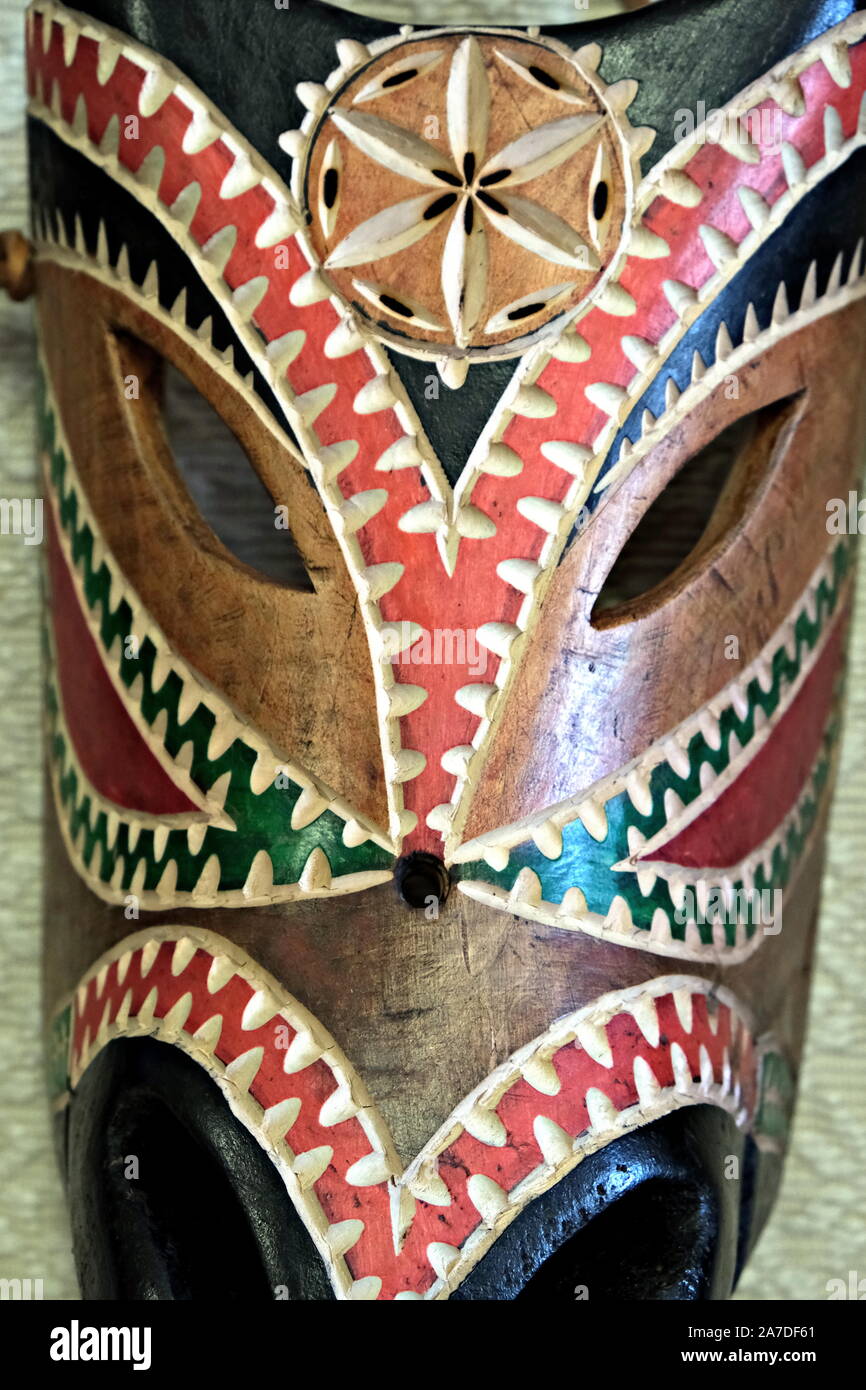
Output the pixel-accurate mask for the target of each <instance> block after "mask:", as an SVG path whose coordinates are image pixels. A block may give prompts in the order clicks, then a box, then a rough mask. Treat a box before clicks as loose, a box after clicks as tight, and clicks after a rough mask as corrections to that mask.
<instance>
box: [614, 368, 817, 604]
mask: <svg viewBox="0 0 866 1390" xmlns="http://www.w3.org/2000/svg"><path fill="white" fill-rule="evenodd" d="M801 397H802V393H801V392H800V393H797V394H795V395H792V396H788V397H786V398H785V399H783V400H781V401H775V402H774V403H773V404H772V405H768V406H764V407H762V408H761V409H760V410H756V411H753V412H752V413H751V414H749V415H744V416H742V417H741V418H740V419H739V420H735V421H734V422H733V424H731V425H729V426H728V427H727V428H726V429H724V430H722V431H721V433H720V434H718V435H716V436H715V438H714V439H712V440H711V441H710V442H709V443H708V444H707V445H706V446H705V447H704V448H703V449H701V450H699V452H698V453H696V454H693V455H692V457H691V458H689V459H688V460H687V461H686V462H685V463H684V464H683V466H682V467H681V468H680V469H678V471H677V472H676V473H675V474H674V476H673V477H672V478H671V480H670V481H669V482H668V483H667V485H666V486H665V487H664V488H663V489H662V491H661V492H660V493H659V494H658V496H657V497H656V498H655V499H654V500H653V502H652V503H651V504H650V506H649V507H648V508H647V510H646V511H645V512H644V513H643V516H642V517H641V518H640V520H639V521H638V523H637V525H636V526H635V527H634V529H633V531H632V532H631V534H630V535H629V536H628V538H627V540H626V541H625V544H624V545H623V546H622V548H621V550H620V551H619V554H618V555H617V557H616V559H615V561H614V563H613V565H612V566H611V568H610V570H609V571H608V574H607V577H606V579H605V581H604V583H603V584H602V586H601V589H600V590H599V594H598V597H597V598H596V601H595V604H594V606H593V609H592V614H591V622H592V625H593V627H595V628H608V627H615V626H617V625H618V624H620V623H626V622H633V621H635V619H637V618H642V617H646V616H647V615H648V614H649V613H651V612H653V611H654V610H655V609H657V608H659V607H661V605H662V604H663V603H666V602H667V601H668V600H669V599H670V598H672V597H673V595H674V594H675V593H676V592H678V591H679V590H680V589H681V588H682V587H683V586H684V585H685V584H686V583H688V582H690V581H691V580H692V579H693V578H694V577H695V574H696V572H697V571H698V569H704V568H706V567H707V566H708V565H710V564H712V563H713V562H714V561H715V560H716V559H717V558H718V556H719V554H720V553H721V551H722V550H723V549H724V547H725V545H726V543H727V541H728V540H729V539H730V537H731V536H732V534H733V533H734V531H735V530H736V529H737V528H738V527H739V526H740V524H741V522H742V521H743V518H744V517H745V515H746V512H747V511H748V509H749V508H750V507H752V506H753V505H754V504H755V502H756V501H757V498H758V496H759V494H760V492H761V491H762V489H763V487H764V486H765V484H766V483H767V482H768V481H769V477H770V474H771V472H772V470H773V466H774V464H775V462H776V460H777V459H778V458H779V456H780V453H781V452H782V451H783V450H784V448H785V446H786V444H787V440H788V438H789V435H790V429H791V427H792V425H793V423H794V417H795V416H796V415H797V413H798V411H799V407H800V402H801Z"/></svg>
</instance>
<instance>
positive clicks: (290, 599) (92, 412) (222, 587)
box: [39, 264, 387, 825]
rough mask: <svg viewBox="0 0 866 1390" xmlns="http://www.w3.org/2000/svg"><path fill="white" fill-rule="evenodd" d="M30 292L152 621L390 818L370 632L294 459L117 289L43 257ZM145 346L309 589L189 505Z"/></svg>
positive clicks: (72, 433)
mask: <svg viewBox="0 0 866 1390" xmlns="http://www.w3.org/2000/svg"><path fill="white" fill-rule="evenodd" d="M39 305H40V319H41V323H42V329H43V339H44V342H45V346H46V351H47V355H48V363H49V368H50V371H51V376H52V381H53V385H54V389H55V391H56V394H57V398H58V403H59V408H60V413H61V417H62V420H63V423H64V427H65V429H66V432H67V435H68V438H69V443H70V447H71V450H72V456H73V458H74V460H75V462H76V465H77V467H78V469H79V471H80V474H81V477H82V481H83V484H84V487H85V489H86V492H87V495H88V497H89V499H90V503H91V506H92V507H93V510H94V512H95V514H96V518H97V521H98V523H99V525H100V527H101V529H102V534H103V537H104V539H105V541H106V543H107V545H108V547H109V548H110V550H111V551H112V552H113V553H114V555H115V556H116V558H117V560H118V562H119V564H120V565H121V566H122V568H123V571H124V573H125V574H126V576H127V578H128V579H129V581H130V583H131V584H132V586H133V587H134V588H135V590H136V591H137V593H138V595H139V596H140V598H141V600H142V602H143V603H144V605H145V606H146V608H147V609H148V611H149V612H150V613H151V615H152V616H153V618H154V620H155V621H156V622H157V623H158V624H159V626H160V627H161V628H162V630H163V632H164V633H165V635H166V636H167V638H168V639H169V641H170V642H171V643H172V645H173V646H174V647H175V648H176V650H178V651H179V652H180V653H181V655H182V656H184V657H185V658H186V659H187V660H188V661H189V662H190V663H191V664H192V665H193V666H194V667H195V668H196V669H197V670H198V671H199V672H201V673H202V674H203V675H204V676H205V677H207V679H208V680H210V681H212V682H213V684H214V685H215V686H216V687H217V689H218V690H219V691H221V692H222V693H224V694H225V695H226V696H227V697H228V699H229V700H230V701H231V702H232V704H233V705H234V707H235V708H236V709H237V710H238V711H239V712H240V713H241V714H242V715H243V716H245V717H247V718H248V719H249V720H250V721H251V722H252V723H253V724H255V725H256V726H257V727H258V728H259V729H260V730H261V731H262V732H263V733H264V734H265V735H266V736H267V737H269V738H270V739H271V740H272V741H273V743H274V745H275V747H276V748H277V749H278V750H279V751H280V752H281V753H284V754H285V755H286V756H288V757H291V758H293V759H295V760H296V761H297V762H299V763H300V764H301V765H302V766H305V767H309V768H310V769H311V770H312V771H314V772H315V774H316V775H317V776H318V777H320V778H321V779H322V780H323V781H324V782H325V783H326V784H328V785H330V786H331V787H332V788H333V789H334V790H335V791H336V792H338V793H341V794H342V795H343V796H345V797H346V798H347V799H348V800H349V802H350V803H352V804H353V805H354V806H355V807H357V808H358V809H359V810H361V811H362V812H364V813H366V814H367V815H369V816H371V817H372V818H373V819H374V820H376V821H377V822H378V823H379V824H382V825H387V810H386V803H385V791H384V774H383V770H382V758H381V752H380V746H379V729H378V723H377V717H376V705H375V694H374V689H373V678H372V668H371V664H370V655H369V649H368V645H367V639H366V636H365V633H364V629H363V624H362V622H361V619H360V616H359V614H358V610H357V603H356V596H355V591H354V588H353V586H352V584H351V581H350V579H349V577H348V574H347V572H346V569H345V566H344V564H343V560H342V556H341V554H340V551H339V548H338V546H337V542H336V540H335V539H334V536H333V532H332V530H331V527H330V524H329V522H328V520H327V518H326V516H325V513H324V510H323V508H322V506H321V503H320V501H319V498H318V496H317V495H316V493H315V490H314V489H313V487H312V485H311V484H310V482H309V480H308V479H307V477H306V476H305V474H304V472H303V469H302V468H301V465H300V464H299V463H297V462H296V460H294V459H293V458H292V456H291V455H290V454H289V452H288V450H287V449H286V448H285V447H284V446H283V445H282V444H281V443H280V442H279V441H278V440H277V439H276V438H275V437H274V436H273V435H272V434H271V433H270V432H269V431H268V430H267V429H266V428H265V426H264V425H263V424H262V422H261V421H260V420H259V419H258V417H257V415H256V413H255V412H254V411H253V410H252V408H251V407H250V406H249V405H248V404H247V403H246V402H245V401H244V400H243V399H242V398H241V396H240V395H239V394H238V393H237V392H236V391H235V390H234V389H233V388H232V387H231V386H230V384H229V383H227V382H226V381H225V380H223V379H222V378H220V377H218V376H217V375H216V373H215V372H214V371H213V369H212V368H211V367H210V366H209V364H208V363H207V362H206V361H204V360H203V359H202V357H201V356H200V355H199V354H198V353H196V352H194V351H193V350H192V349H191V348H190V347H188V346H187V345H186V344H185V343H184V342H183V341H182V340H181V339H180V338H179V337H178V336H176V335H175V334H174V333H172V332H171V331H169V330H168V329H167V328H166V327H165V326H164V325H163V324H161V323H159V322H158V321H157V320H156V319H154V318H153V317H152V316H151V315H149V314H147V313H146V312H144V311H143V310H142V309H140V308H139V307H138V306H136V305H135V304H133V303H132V302H130V301H129V300H127V299H126V298H124V297H123V296H122V295H120V294H117V293H116V292H114V291H112V290H111V289H109V288H108V287H106V286H103V285H100V284H99V283H98V282H97V281H95V280H94V279H93V278H91V277H89V276H85V275H80V274H78V273H75V272H70V271H67V270H64V269H61V268H59V267H57V266H53V265H49V264H42V265H40V267H39ZM118 331H121V332H122V333H124V334H126V335H132V336H131V337H130V336H126V337H123V338H119V337H118ZM136 340H138V344H136ZM142 344H143V345H145V346H144V347H142ZM151 350H152V351H151ZM154 351H155V352H156V353H157V354H160V355H161V356H162V357H165V358H166V359H168V360H169V361H170V362H173V363H174V364H175V366H176V367H177V368H178V369H179V370H180V371H182V372H184V373H185V374H186V376H187V377H188V378H189V379H190V380H191V381H192V382H193V384H194V385H195V386H196V387H197V388H198V389H199V390H200V391H201V392H202V393H203V394H204V395H205V396H206V397H207V398H208V399H209V400H210V401H211V402H212V403H213V405H214V407H215V408H216V409H217V410H218V411H219V413H220V414H221V415H222V417H223V419H224V420H225V422H226V424H227V425H228V426H229V427H230V428H231V429H232V430H233V432H234V434H235V435H236V436H237V438H238V440H239V442H240V444H241V446H242V447H243V448H244V449H245V450H246V453H247V455H248V457H249V459H250V461H251V462H252V464H253V465H254V466H255V467H256V469H257V470H258V472H259V474H260V476H261V478H262V481H263V482H264V483H265V486H266V487H267V488H268V491H269V492H270V493H271V496H272V497H273V498H274V499H275V501H277V502H278V503H284V504H285V505H287V507H288V514H289V518H290V525H291V529H292V535H293V537H294V540H295V543H296V545H297V547H298V550H299V551H300V554H301V557H302V559H303V560H304V563H305V565H306V567H307V571H308V573H309V575H310V578H311V580H312V583H313V585H314V587H315V593H312V594H310V593H299V592H294V591H292V590H291V589H288V588H284V587H282V586H280V585H278V584H275V583H273V582H271V581H269V580H267V579H265V578H263V577H262V576H261V575H259V574H257V573H255V572H254V571H253V570H251V569H250V568H249V567H248V566H246V565H244V564H242V563H241V562H240V561H239V560H237V559H236V558H235V557H234V556H233V555H231V554H230V553H229V551H228V550H226V548H225V546H224V545H222V543H221V542H220V541H219V540H218V538H217V537H216V535H215V534H214V532H213V531H212V530H211V529H210V527H209V526H208V525H207V524H206V523H205V522H204V521H203V520H202V518H201V517H200V515H199V513H198V510H197V508H196V506H195V504H194V502H193V501H192V498H191V497H190V495H189V492H188V490H187V488H186V486H185V484H184V482H183V480H182V478H181V476H180V474H179V472H178V470H177V469H176V467H175V465H174V462H173V459H172V455H171V450H170V447H169V444H168V441H167V439H166V435H165V430H164V426H163V422H162V418H161V413H160V406H159V399H158V392H157V382H156V380H155V379H154V367H155V362H154V356H153V352H154ZM130 372H132V373H135V374H136V375H139V376H140V378H141V393H140V397H139V399H137V400H135V399H133V400H127V399H126V398H125V396H124V391H123V381H124V377H125V376H127V375H128V374H129V373H130Z"/></svg>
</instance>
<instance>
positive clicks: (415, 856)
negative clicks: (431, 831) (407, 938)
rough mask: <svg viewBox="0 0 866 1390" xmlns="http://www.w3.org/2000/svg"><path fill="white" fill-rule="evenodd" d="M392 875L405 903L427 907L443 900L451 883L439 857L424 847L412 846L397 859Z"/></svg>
mask: <svg viewBox="0 0 866 1390" xmlns="http://www.w3.org/2000/svg"><path fill="white" fill-rule="evenodd" d="M394 878H395V880H396V883H397V888H398V890H399V893H400V897H401V898H402V899H403V901H404V903H405V904H406V906H407V907H414V908H421V907H430V905H431V904H432V903H434V902H439V903H444V901H445V899H446V898H447V897H448V892H449V889H450V887H451V879H450V876H449V874H448V870H447V869H446V867H445V865H444V864H443V862H442V860H441V859H438V858H437V857H436V855H435V854H428V853H427V852H426V850H414V851H413V852H412V853H411V854H404V855H403V857H402V858H401V859H398V860H397V864H396V867H395V869H394Z"/></svg>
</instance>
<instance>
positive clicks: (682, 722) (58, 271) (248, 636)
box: [28, 0, 866, 1301]
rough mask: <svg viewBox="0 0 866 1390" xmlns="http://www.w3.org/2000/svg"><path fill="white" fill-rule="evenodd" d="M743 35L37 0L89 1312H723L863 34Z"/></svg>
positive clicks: (832, 451) (820, 468) (781, 883)
mask: <svg viewBox="0 0 866 1390" xmlns="http://www.w3.org/2000/svg"><path fill="white" fill-rule="evenodd" d="M531 8H532V7H531V6H527V18H528V19H529V18H530V13H529V12H530V10H531ZM764 8H765V9H766V10H767V13H765V12H764V9H762V7H760V6H756V5H754V4H752V3H751V2H749V3H746V0H712V2H711V0H694V3H691V4H688V5H687V4H685V3H684V0H668V3H666V4H661V5H657V6H652V7H648V8H639V9H638V10H637V11H636V12H634V13H629V14H625V13H623V14H620V15H615V16H613V17H611V18H609V19H606V20H603V21H599V20H595V21H594V20H593V19H592V17H590V18H589V19H588V20H587V22H585V23H578V22H575V23H573V24H572V25H570V26H568V27H560V28H555V27H554V28H543V29H541V30H539V29H537V28H535V27H525V28H492V27H490V26H487V27H485V26H481V25H479V26H477V27H475V28H473V27H459V28H454V27H441V26H437V25H435V24H430V25H428V26H427V27H426V28H420V27H419V28H414V29H412V28H407V27H404V28H400V27H399V25H397V24H394V23H390V22H385V21H381V20H375V19H371V18H366V17H362V16H360V15H356V14H352V13H349V12H348V11H344V10H339V9H335V8H330V7H325V6H321V5H319V4H316V3H297V0H294V2H293V4H292V5H291V7H290V8H289V9H288V10H286V11H282V10H280V9H278V8H277V7H274V6H268V5H259V6H255V7H250V6H248V5H245V4H243V3H242V0H229V2H228V3H225V4H223V5H221V6H220V7H218V10H215V9H214V7H213V6H212V4H209V3H206V0H185V3H184V5H183V6H182V7H181V6H178V7H168V6H162V5H159V4H157V3H155V0H89V3H88V0H85V3H83V4H82V5H80V6H79V7H78V8H77V9H76V10H75V11H73V10H69V9H66V8H65V7H64V6H63V5H59V4H53V3H46V2H45V0H36V3H34V4H33V5H32V6H31V9H30V11H29V14H28V70H29V93H30V114H31V118H32V119H31V157H32V166H33V194H34V240H35V248H36V251H35V279H36V287H37V297H38V320H39V341H40V349H39V351H40V372H41V374H42V379H43V382H44V397H43V403H42V457H43V463H44V472H45V483H44V487H45V496H46V499H47V500H46V518H47V531H48V545H47V549H48V564H47V591H48V595H49V621H48V624H47V629H46V653H47V656H46V707H47V726H48V727H47V745H48V755H49V758H48V761H49V776H50V785H51V800H52V803H53V810H52V812H51V814H50V816H49V826H48V831H47V841H48V856H49V860H48V869H47V875H46V878H47V906H46V932H47V956H46V958H47V965H46V1000H47V1008H48V1011H49V1016H50V1025H49V1026H50V1039H51V1047H52V1058H53V1079H54V1085H55V1090H56V1097H57V1107H58V1132H59V1134H60V1135H61V1138H62V1140H63V1146H64V1153H65V1157H64V1163H65V1165H66V1170H67V1172H68V1177H69V1184H70V1199H71V1203H72V1209H73V1225H74V1232H75V1244H76V1253H77V1258H78V1264H79V1269H80V1273H81V1279H82V1286H83V1290H84V1293H85V1296H87V1297H116V1296H155V1297H162V1298H185V1297H197V1296H204V1294H205V1292H206V1289H207V1287H208V1285H209V1283H210V1282H212V1281H213V1280H214V1279H215V1278H216V1277H217V1275H216V1274H215V1271H216V1270H219V1276H218V1277H219V1278H220V1281H221V1287H222V1288H223V1290H225V1289H226V1288H228V1289H230V1290H231V1289H236V1290H237V1291H238V1292H242V1293H244V1294H245V1295H258V1296H262V1297H274V1296H276V1297H289V1298H312V1299H324V1298H330V1297H336V1298H338V1299H376V1298H382V1299H390V1298H414V1299H418V1298H421V1299H430V1298H447V1297H455V1298H476V1299H481V1298H497V1299H511V1298H516V1297H543V1298H546V1299H551V1298H553V1299H564V1300H568V1301H572V1300H573V1299H574V1297H575V1290H576V1289H577V1290H578V1291H579V1290H584V1291H587V1290H588V1292H589V1296H590V1297H592V1298H602V1299H603V1298H724V1297H726V1296H727V1295H728V1293H729V1292H730V1290H731V1288H732V1286H733V1283H734V1280H735V1278H736V1275H737V1273H738V1271H739V1269H740V1267H741V1266H742V1263H743V1260H744V1259H745V1258H746V1256H747V1254H748V1251H749V1249H750V1247H751V1244H752V1242H753V1240H754V1238H755V1236H756V1235H757V1233H758V1231H759V1230H760V1227H761V1225H762V1223H763V1221H764V1219H765V1217H766V1213H767V1211H768V1209H769V1206H770V1203H771V1201H772V1198H773V1195H774V1192H775V1188H776V1185H777V1182H778V1176H779V1171H780V1163H781V1154H782V1152H783V1149H784V1142H785V1133H786V1127H787V1122H788V1116H789V1113H790V1108H791V1103H792V1097H793V1092H794V1078H795V1075H796V1067H797V1060H798V1055H799V1050H800V1045H801V1039H802V1032H803V1020H804V1010H805V1002H806V991H807V974H808V967H809V957H810V951H811V943H812V936H813V930H814V923H815V917H816V910H817V902H818V893H819V884H820V865H821V846H822V840H823V835H824V829H825V824H826V813H827V805H828V799H829V795H830V790H831V787H832V782H833V771H834V759H835V749H836V747H837V742H838V732H839V695H840V677H841V673H842V669H843V656H844V648H845V630H846V622H847V617H848V611H849V605H850V594H851V581H852V571H853V552H852V540H851V537H850V536H849V534H848V529H849V528H848V526H847V523H845V524H844V525H839V524H837V525H834V524H833V517H834V516H835V517H836V518H837V521H838V517H839V515H841V513H840V511H839V508H835V510H834V506H835V503H834V499H841V501H840V502H839V507H841V506H842V502H843V501H844V504H845V507H846V508H847V506H848V498H849V492H850V491H851V490H852V489H854V488H855V487H856V484H857V477H858V467H857V465H858V456H859V449H860V444H861V440H862V437H863V420H862V418H861V417H862V411H863V404H862V392H861V391H860V390H859V389H858V388H859V382H860V379H861V376H862V368H863V362H864V359H866V319H864V305H863V300H864V295H866V279H864V263H863V257H862V241H861V240H860V237H861V233H862V230H863V229H862V227H861V226H860V222H862V221H863V219H864V215H866V214H864V206H866V204H864V199H863V197H862V189H863V178H864V168H866V164H864V155H863V151H862V146H863V144H864V142H866V121H864V116H863V109H864V108H863V97H864V91H866V42H864V38H866V17H864V16H863V15H862V14H858V13H856V11H857V10H858V8H859V7H858V6H857V5H856V4H854V3H853V0H790V3H788V4H787V5H786V6H785V7H784V10H785V13H784V15H783V16H782V17H780V16H779V13H778V11H777V10H774V9H773V7H764ZM756 55H762V56H761V58H760V66H758V65H757V64H758V61H759V60H758V59H757V58H756ZM701 103H702V104H701ZM846 515H847V512H846ZM855 529H856V528H855ZM130 1155H131V1156H133V1157H135V1158H136V1160H137V1166H136V1171H135V1174H134V1175H133V1176H132V1177H130V1176H129V1175H128V1174H127V1173H126V1172H125V1171H124V1163H125V1160H126V1159H127V1158H128V1157H129V1156H130ZM732 1164H733V1166H732ZM214 1204H218V1205H219V1209H220V1210H221V1211H223V1212H225V1213H226V1215H225V1218H224V1219H222V1218H221V1223H220V1229H219V1231H218V1232H217V1231H215V1229H214V1227H213V1221H212V1216H211V1215H210V1214H206V1213H211V1212H212V1211H213V1209H214ZM577 1296H579V1297H580V1296H583V1295H582V1294H581V1293H580V1292H578V1295H577Z"/></svg>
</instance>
